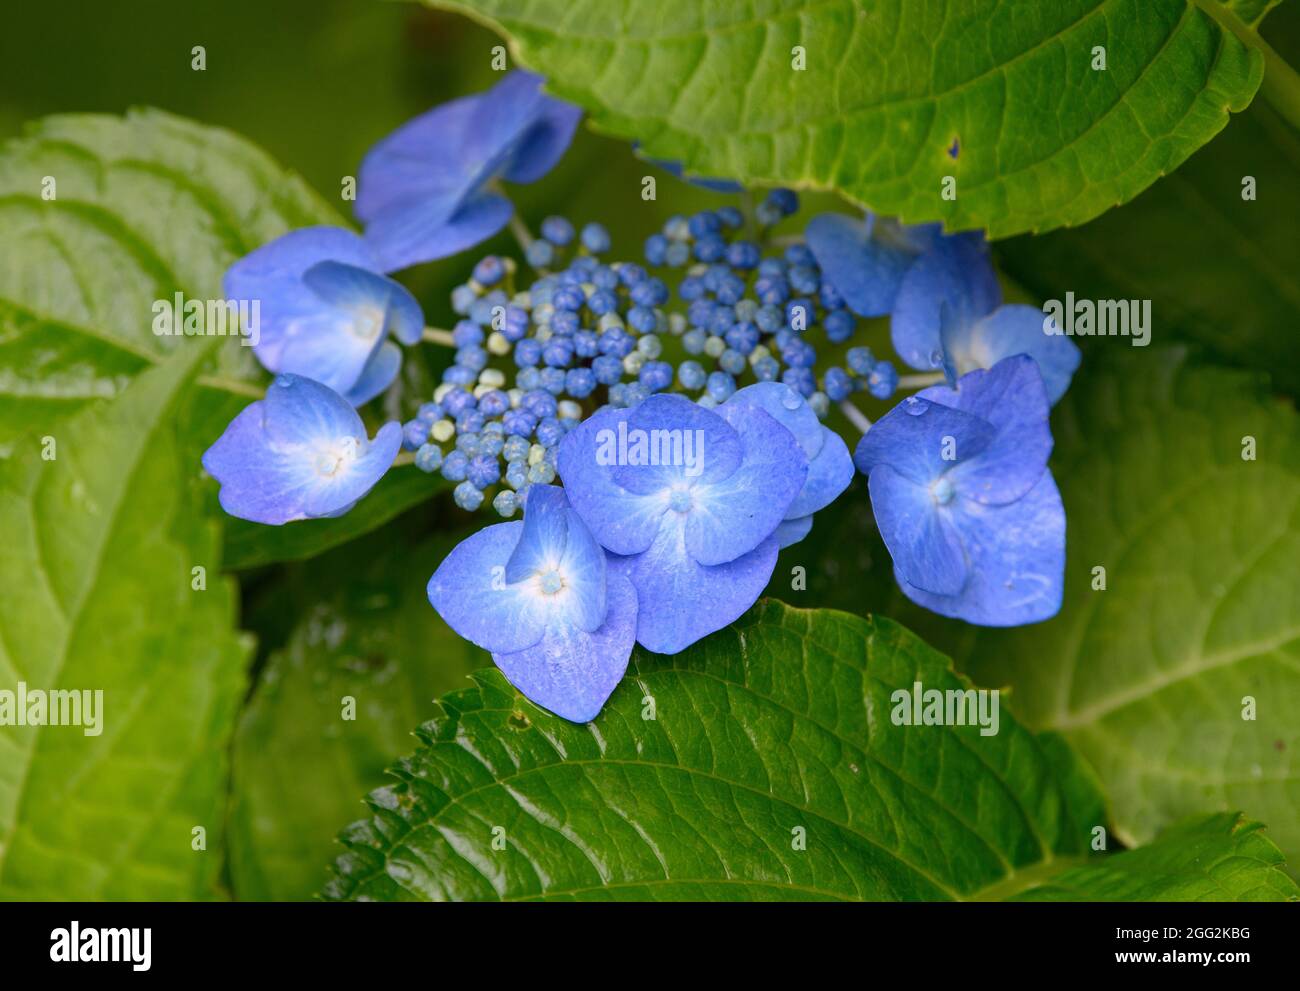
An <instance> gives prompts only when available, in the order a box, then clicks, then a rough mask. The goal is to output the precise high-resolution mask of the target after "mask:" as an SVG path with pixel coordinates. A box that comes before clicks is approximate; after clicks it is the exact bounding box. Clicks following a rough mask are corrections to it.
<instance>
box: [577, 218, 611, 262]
mask: <svg viewBox="0 0 1300 991" xmlns="http://www.w3.org/2000/svg"><path fill="white" fill-rule="evenodd" d="M609 245H610V240H609V231H607V230H605V228H604V227H602V226H601V225H600V224H588V225H587V226H586V227H584V228H583V229H582V246H583V247H584V248H586V249H587V250H588V251H590V252H591V253H592V254H593V255H600V254H604V253H605V252H606V251H608V250H609Z"/></svg>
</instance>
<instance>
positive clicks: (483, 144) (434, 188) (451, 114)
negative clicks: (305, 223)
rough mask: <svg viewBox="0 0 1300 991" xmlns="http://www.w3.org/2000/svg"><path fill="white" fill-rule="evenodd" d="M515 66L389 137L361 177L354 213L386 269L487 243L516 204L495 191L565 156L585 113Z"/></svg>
mask: <svg viewBox="0 0 1300 991" xmlns="http://www.w3.org/2000/svg"><path fill="white" fill-rule="evenodd" d="M541 86H542V79H541V77H540V76H536V75H533V74H532V73H529V72H524V71H521V70H514V71H512V72H510V73H508V74H507V75H506V77H505V78H504V79H502V80H501V82H499V83H497V85H496V86H494V87H492V89H490V90H488V91H487V92H485V93H479V94H476V95H474V96H468V97H463V98H461V99H459V100H453V101H451V102H450V103H445V104H443V105H441V106H438V107H435V108H434V109H432V110H430V111H428V112H426V113H424V114H421V115H420V116H419V117H416V118H415V119H414V120H411V121H408V122H407V123H405V124H403V125H402V126H401V127H399V128H398V129H397V130H396V131H394V132H393V133H392V134H390V135H388V137H386V138H384V139H383V140H381V141H380V142H379V143H378V144H376V145H375V146H374V147H373V148H371V149H370V152H369V153H368V154H367V155H366V157H365V160H364V161H363V162H362V163H361V172H360V175H359V176H358V186H357V202H356V214H357V217H358V218H359V219H360V220H361V222H362V223H363V224H364V225H365V236H366V241H367V242H368V243H369V244H370V245H371V246H372V247H373V248H374V251H375V253H376V254H377V255H378V256H379V258H380V261H381V263H382V265H383V268H384V271H389V272H391V271H393V270H395V269H400V268H406V267H407V266H410V265H415V264H417V263H419V262H425V261H431V260H433V259H435V258H445V257H446V256H448V255H454V254H456V253H457V252H459V251H463V250H465V249H466V248H469V247H471V246H473V245H475V244H478V243H479V242H480V241H483V240H486V239H487V238H489V237H491V236H492V235H493V234H495V233H496V232H497V231H499V230H501V228H502V227H504V226H505V225H506V223H507V221H509V219H510V216H511V214H512V213H513V212H514V207H513V206H512V205H511V203H510V201H509V200H508V199H506V198H505V197H504V196H501V195H500V194H499V193H496V192H493V191H492V190H491V189H489V188H488V186H489V184H490V183H491V182H492V180H494V179H501V180H504V181H506V182H515V183H521V184H526V183H530V182H535V181H536V180H538V179H540V178H541V177H542V176H544V175H545V174H546V173H547V172H549V171H550V170H551V168H552V167H554V165H555V163H556V162H558V161H559V160H560V157H561V156H562V155H563V154H564V152H565V149H567V148H568V146H569V142H570V141H571V140H572V139H573V132H574V131H575V130H576V129H577V126H578V120H579V119H580V118H581V116H582V112H581V111H580V110H579V109H578V108H577V107H574V106H572V105H571V104H568V103H564V102H562V101H560V100H556V99H554V98H552V97H549V96H547V95H545V94H544V93H543V92H542V90H541Z"/></svg>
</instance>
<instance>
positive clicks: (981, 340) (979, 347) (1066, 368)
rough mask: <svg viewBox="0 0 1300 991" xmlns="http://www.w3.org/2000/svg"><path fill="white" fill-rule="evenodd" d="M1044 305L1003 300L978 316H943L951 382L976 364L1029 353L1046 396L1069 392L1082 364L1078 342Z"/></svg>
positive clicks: (1052, 399) (986, 365)
mask: <svg viewBox="0 0 1300 991" xmlns="http://www.w3.org/2000/svg"><path fill="white" fill-rule="evenodd" d="M1049 325H1051V326H1055V325H1053V324H1051V321H1050V319H1049V318H1048V317H1046V316H1044V314H1043V311H1042V310H1040V309H1038V308H1036V307H1033V306H1024V305H1022V304H1018V303H1008V304H1004V305H1002V306H999V307H998V308H997V309H996V310H994V311H993V312H992V313H990V314H988V316H985V317H982V318H980V319H979V320H976V321H974V322H962V321H957V320H950V319H945V320H944V321H943V325H942V340H943V353H944V371H945V372H946V373H947V375H948V380H949V381H950V382H955V381H956V380H957V379H958V378H960V377H961V376H963V375H965V374H966V373H967V372H971V371H974V370H975V369H978V368H992V367H993V366H994V365H996V364H997V363H998V362H999V361H1001V360H1002V359H1003V358H1007V357H1010V356H1011V355H1017V354H1027V355H1029V357H1031V358H1033V359H1034V361H1035V362H1037V363H1038V370H1039V372H1041V373H1042V376H1043V384H1044V386H1045V387H1046V389H1047V398H1048V401H1049V402H1050V403H1053V404H1055V403H1056V401H1057V400H1058V399H1060V398H1061V397H1062V396H1063V395H1065V390H1066V389H1068V388H1069V386H1070V379H1071V378H1072V377H1073V376H1074V373H1075V370H1076V369H1077V368H1078V367H1079V360H1080V354H1079V348H1078V345H1076V344H1075V343H1074V341H1072V340H1070V339H1069V338H1068V337H1064V336H1062V335H1061V334H1059V333H1049V332H1048V329H1047V328H1048V326H1049Z"/></svg>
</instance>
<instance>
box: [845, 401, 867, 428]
mask: <svg viewBox="0 0 1300 991" xmlns="http://www.w3.org/2000/svg"><path fill="white" fill-rule="evenodd" d="M840 410H841V412H843V413H844V415H845V416H847V417H848V418H849V422H850V423H852V424H853V425H854V426H855V427H857V428H858V429H859V430H861V431H862V432H863V433H864V434H865V433H866V432H867V431H868V430H870V429H871V421H870V420H869V419H868V418H867V414H865V413H863V412H862V410H860V409H858V408H857V407H856V406H854V405H853V403H851V402H850V401H849V400H847V399H844V400H842V401H841V402H840Z"/></svg>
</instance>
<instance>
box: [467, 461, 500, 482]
mask: <svg viewBox="0 0 1300 991" xmlns="http://www.w3.org/2000/svg"><path fill="white" fill-rule="evenodd" d="M465 477H466V479H468V480H469V482H470V484H472V485H473V486H474V487H475V488H478V489H486V488H487V487H488V486H489V485H494V484H496V482H497V480H498V479H500V477H501V463H500V462H499V461H497V459H496V458H495V457H493V456H492V455H490V454H479V455H477V456H476V457H473V458H470V462H469V465H468V466H467V467H466V469H465Z"/></svg>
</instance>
